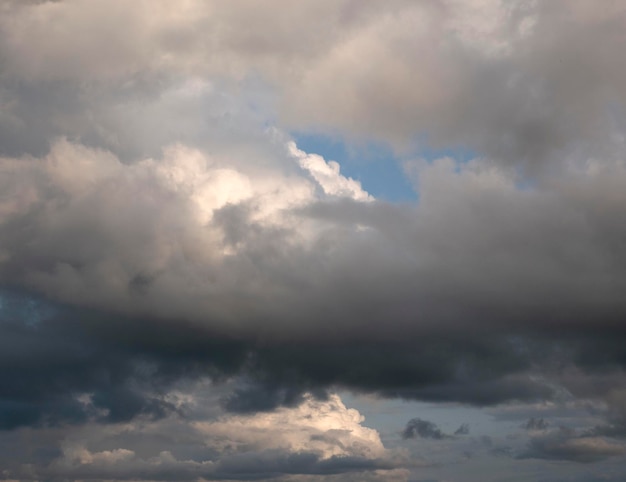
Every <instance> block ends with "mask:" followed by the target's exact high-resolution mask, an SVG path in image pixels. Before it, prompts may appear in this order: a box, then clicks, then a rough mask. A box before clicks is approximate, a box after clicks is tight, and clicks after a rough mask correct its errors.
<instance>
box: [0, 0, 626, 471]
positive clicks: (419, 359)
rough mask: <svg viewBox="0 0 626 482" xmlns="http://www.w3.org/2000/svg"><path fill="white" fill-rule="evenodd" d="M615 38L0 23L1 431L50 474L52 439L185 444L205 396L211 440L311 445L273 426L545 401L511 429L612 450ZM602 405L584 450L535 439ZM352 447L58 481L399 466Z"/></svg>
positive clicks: (367, 4) (96, 9)
mask: <svg viewBox="0 0 626 482" xmlns="http://www.w3.org/2000/svg"><path fill="white" fill-rule="evenodd" d="M624 14H625V11H624V8H623V7H622V6H621V5H618V4H614V5H611V6H609V7H607V8H603V9H597V8H592V7H590V6H589V5H588V2H584V1H574V2H564V1H555V2H550V3H549V4H548V3H545V2H512V3H511V2H504V1H499V0H493V1H492V0H489V1H482V0H481V1H464V2H459V1H456V0H440V1H430V2H407V1H404V0H394V1H392V2H376V1H369V0H368V1H359V2H355V1H353V0H341V1H302V2H288V1H283V0H276V1H275V2H273V3H272V8H268V5H266V4H258V5H254V6H251V5H249V4H247V3H245V4H244V2H241V1H238V0H237V1H232V2H205V1H200V0H186V1H183V2H177V3H176V5H175V6H173V5H172V2H166V1H164V0H163V1H161V0H158V1H154V2H152V1H151V2H147V1H137V2H132V4H129V3H128V2H122V1H120V0H114V1H107V2H104V1H100V0H98V1H89V2H87V1H85V0H60V1H48V2H41V1H28V2H16V1H4V2H0V58H1V62H0V107H1V108H0V288H1V290H2V291H1V295H0V296H1V298H0V301H1V303H0V379H1V380H2V383H1V384H0V428H2V429H10V430H16V431H28V430H42V432H41V433H43V432H45V431H47V432H46V433H47V434H48V436H49V437H50V438H49V439H48V441H49V442H50V443H48V446H50V447H55V448H54V449H50V451H46V448H45V447H40V449H41V454H42V455H41V460H42V461H43V462H42V467H44V466H45V467H52V466H51V465H50V464H52V463H53V461H54V460H56V461H57V462H58V460H60V459H59V457H60V456H59V454H58V453H57V452H55V450H61V448H59V446H58V444H55V443H53V442H52V440H58V439H61V438H63V437H64V432H63V430H69V431H71V430H74V429H76V428H77V427H87V426H88V427H91V428H93V430H94V432H102V431H106V430H109V429H111V430H114V429H113V428H111V427H119V426H121V424H131V425H132V424H137V423H140V422H141V423H145V424H147V425H150V426H152V427H161V428H163V427H164V426H165V425H159V424H166V423H168V422H167V421H171V420H172V419H173V418H176V417H180V418H181V419H184V420H187V421H188V422H189V421H190V420H191V419H192V418H193V417H194V416H196V415H197V414H196V415H193V416H192V415H191V412H189V410H190V408H189V407H190V404H188V403H186V402H185V403H183V402H181V400H180V398H178V397H177V396H175V395H173V393H174V392H175V391H176V390H177V389H178V388H179V387H180V385H181V384H182V385H184V384H191V385H193V384H194V383H198V382H199V381H200V380H204V381H206V380H210V381H211V383H212V385H211V387H212V388H211V390H212V391H213V395H212V398H211V406H212V407H213V409H212V411H211V410H209V411H208V412H207V413H204V415H203V416H200V415H197V419H195V418H194V419H193V423H196V422H198V420H200V419H202V420H203V422H201V423H205V424H206V427H212V428H211V430H216V427H217V426H218V425H215V424H216V423H217V422H216V421H215V420H216V417H218V416H221V415H223V416H224V417H226V419H227V420H228V421H229V422H228V423H234V422H235V421H238V422H237V423H239V422H241V421H242V420H245V421H246V423H248V424H249V426H250V428H254V427H256V426H255V424H256V423H260V421H261V420H273V422H272V423H286V424H288V425H289V426H295V425H297V423H296V422H295V421H294V420H293V419H291V418H288V417H287V418H288V420H286V421H285V419H284V418H282V419H281V418H279V419H272V418H271V417H273V416H278V415H277V414H280V416H282V417H286V416H287V415H285V414H293V413H298V412H297V411H298V410H301V409H302V410H304V408H303V407H305V408H306V407H308V408H306V409H308V410H310V413H309V412H307V413H304V414H303V413H300V415H301V416H303V417H305V418H306V417H308V416H311V418H310V419H309V418H306V420H307V421H309V422H308V423H309V425H310V426H311V427H314V426H315V422H311V420H314V419H316V418H317V419H319V420H326V421H328V419H327V418H324V415H323V413H322V412H324V410H326V409H327V410H330V411H331V412H333V413H335V414H337V413H342V414H343V415H346V412H347V409H345V407H344V408H341V406H339V405H338V402H337V400H335V399H334V398H333V397H332V396H331V394H332V393H334V391H335V390H337V389H348V390H352V391H355V392H358V393H362V392H363V393H371V394H374V395H376V396H380V397H387V398H402V399H407V400H427V401H433V402H440V401H446V402H450V401H451V402H461V403H467V404H472V405H476V406H486V405H494V404H501V403H504V402H508V403H509V405H507V407H508V408H511V407H519V406H520V405H524V404H526V403H531V402H532V403H537V404H539V405H533V406H528V405H526V406H525V408H522V409H519V410H517V412H515V414H513V415H511V413H512V412H513V411H515V410H513V409H511V410H512V411H511V412H510V413H509V416H510V417H512V418H513V419H515V420H516V424H519V423H520V421H521V420H527V419H528V418H529V417H536V418H533V419H531V420H535V422H534V423H532V424H530V426H529V427H528V428H534V429H537V430H538V431H541V432H542V433H541V434H532V433H531V434H529V435H531V436H533V438H532V440H531V443H530V446H529V448H528V453H529V454H534V455H532V456H533V457H536V458H539V459H547V460H552V459H563V460H583V461H592V460H593V461H595V460H600V459H602V458H603V457H605V456H608V455H611V454H617V453H618V452H619V453H621V452H620V450H621V449H620V447H621V446H620V445H619V444H617V443H615V442H613V441H611V440H610V439H608V438H605V437H608V436H613V437H620V436H622V435H623V433H624V431H623V427H624V423H623V422H624V418H625V417H624V410H623V405H624V404H623V403H622V398H623V397H622V395H621V392H620V391H619V390H616V387H619V386H621V384H623V383H624V368H625V359H624V356H623V338H624V326H623V320H624V316H625V315H626V301H625V300H624V296H623V293H624V290H625V289H626V281H625V280H626V258H625V257H624V250H623V249H622V248H623V245H624V240H625V236H626V232H625V231H624V229H623V228H622V223H621V222H620V220H621V219H623V218H624V215H625V214H626V213H625V212H624V211H625V206H626V195H625V194H624V193H625V192H626V190H624V185H625V184H626V164H625V163H624V158H623V152H624V149H623V147H624V128H625V125H626V124H624V115H623V99H624V98H626V97H625V94H626V92H625V91H624V86H625V85H626V82H625V80H626V70H625V69H624V66H623V63H622V62H621V57H622V55H621V53H622V51H623V50H624V48H623V47H624V36H623V34H622V32H623V28H622V27H623V20H624ZM295 131H300V132H304V133H305V134H306V133H311V132H315V133H321V134H328V135H331V136H333V137H334V138H337V139H340V140H341V141H343V142H346V143H347V144H350V143H353V142H356V143H358V142H363V143H365V144H368V143H371V142H373V143H377V142H382V143H384V144H385V143H386V146H387V147H388V146H391V147H392V148H393V149H392V152H393V153H394V155H396V156H398V158H399V160H400V161H402V162H403V164H404V166H405V170H406V172H407V175H408V176H409V177H410V178H411V181H412V182H413V185H414V188H415V191H416V193H417V195H418V198H419V201H418V202H415V203H413V204H404V205H399V204H390V203H385V202H382V201H380V200H376V199H374V198H373V197H372V196H371V195H370V194H369V193H368V192H367V186H363V185H361V184H360V183H359V182H358V181H357V180H355V179H352V178H349V177H347V176H345V175H344V174H343V173H342V172H341V170H340V166H339V164H338V163H336V162H334V161H332V160H327V159H324V158H323V157H322V156H319V155H317V154H316V153H314V152H304V151H303V150H301V149H299V148H298V146H297V145H296V143H294V141H293V139H292V137H293V132H295ZM349 147H350V146H348V148H349ZM459 152H460V153H461V154H459ZM441 153H443V154H441ZM447 155H452V156H455V155H456V156H457V157H458V158H459V159H454V158H453V157H446V156H447ZM422 157H426V159H422ZM396 161H397V160H396V159H394V160H390V162H396ZM315 404H318V405H315ZM513 404H515V405H513ZM541 404H543V405H541ZM540 405H541V406H543V407H544V408H545V410H544V411H537V410H536V407H538V406H540ZM313 406H315V407H316V408H315V409H313V408H311V407H313ZM324 407H326V408H324ZM329 407H330V408H329ZM546 407H547V408H546ZM589 408H590V409H592V411H593V412H592V417H593V421H592V422H590V423H589V424H587V425H586V430H587V431H581V432H580V433H578V432H577V433H576V434H572V433H566V432H563V431H558V430H549V429H548V428H546V427H545V426H543V425H544V424H543V423H542V421H543V420H544V417H545V419H546V420H547V418H548V415H549V418H550V420H551V423H553V424H554V425H557V424H559V423H561V421H562V420H560V419H559V418H558V417H559V414H558V413H554V412H559V411H561V410H562V409H563V410H566V411H567V414H568V415H567V417H570V418H576V417H578V418H581V417H583V415H581V413H582V412H583V411H584V410H587V409H589ZM344 409H345V410H344ZM498 410H500V413H504V411H505V410H506V409H504V408H502V407H500V408H499V409H498ZM217 413H219V414H220V415H217ZM560 415H561V417H562V418H566V415H564V413H563V412H562V413H561V414H560ZM190 417H192V418H190ZM203 417H204V418H203ZM238 417H240V418H238ZM246 417H248V418H246ZM264 417H265V418H264ZM602 417H604V418H602ZM348 418H349V417H348ZM419 422H420V423H421V424H422V425H423V424H426V425H425V427H426V428H425V429H423V430H426V432H425V433H431V435H432V434H437V433H439V434H440V435H441V436H442V437H444V436H445V434H442V433H441V431H439V429H438V428H437V427H434V426H430V425H429V422H426V421H419ZM198 423H200V422H198ZM228 423H227V425H228ZM241 423H243V422H241ZM415 423H416V424H417V422H415ZM529 423H530V422H529ZM151 424H152V425H151ZM359 424H360V422H355V421H354V420H353V421H352V422H350V424H348V425H350V427H352V428H350V429H349V430H351V431H352V432H351V433H352V435H350V436H348V435H346V433H344V432H341V430H343V429H340V428H338V429H336V430H339V431H338V432H332V433H329V431H328V430H321V429H319V427H318V429H319V430H318V432H315V433H313V432H311V433H309V432H307V431H306V430H305V428H304V427H301V426H298V427H299V428H298V429H297V430H296V431H295V432H293V431H292V432H289V437H287V438H285V437H281V436H275V437H273V438H272V439H271V440H269V439H268V440H266V441H264V442H263V443H264V444H265V445H263V444H257V449H258V452H253V451H251V452H244V453H240V452H237V453H233V454H230V455H229V456H232V459H228V458H220V459H219V461H217V462H216V461H215V460H217V459H212V458H211V457H213V455H210V456H206V457H205V458H202V457H200V456H199V455H198V454H197V452H193V457H192V456H191V455H190V456H189V458H185V457H186V456H187V455H189V454H187V455H183V454H178V453H176V451H175V450H170V449H169V448H165V449H163V450H161V451H155V450H150V451H149V452H150V453H149V454H147V453H144V452H143V451H145V450H146V447H145V446H141V444H129V445H127V446H126V445H123V444H122V445H115V444H111V445H110V446H105V445H102V446H98V447H96V446H94V445H89V444H87V445H85V444H83V445H81V444H80V443H77V444H76V445H75V447H74V449H75V451H74V452H72V450H74V449H72V448H71V447H70V445H64V446H63V449H65V450H67V452H64V454H65V455H64V456H66V459H64V460H65V462H68V460H69V461H70V462H71V461H74V462H75V463H74V462H71V463H70V462H68V464H69V465H67V464H66V465H67V466H65V468H63V470H66V472H65V473H66V474H71V475H65V477H66V478H83V477H86V472H85V473H83V472H81V471H82V470H86V469H85V467H82V466H83V465H91V466H92V467H90V468H91V469H93V468H94V467H96V466H98V464H100V465H102V466H104V465H105V463H111V464H114V465H116V466H117V468H116V470H118V472H119V473H117V474H114V476H119V477H120V478H124V477H127V478H128V477H130V478H132V477H140V476H142V477H143V476H145V477H148V476H154V477H157V475H158V476H160V477H163V478H168V475H163V474H164V473H166V474H167V471H166V470H165V469H167V470H170V469H171V470H178V468H180V469H181V470H180V472H179V473H180V474H187V475H185V476H186V477H189V478H194V479H195V478H198V477H200V476H205V477H207V478H210V477H216V476H217V475H215V474H227V475H228V474H230V475H228V476H233V477H234V476H235V475H233V474H234V470H235V469H234V468H233V467H236V466H239V467H242V468H244V467H248V469H246V470H248V472H247V473H246V474H244V475H246V476H252V475H251V474H253V473H255V472H257V473H262V474H264V475H263V476H267V477H270V476H273V475H272V474H283V475H285V476H287V475H288V474H292V475H293V474H296V473H297V474H304V473H315V474H318V475H320V474H340V473H342V472H344V471H347V472H348V473H349V471H350V470H354V471H360V472H359V474H363V473H364V472H363V471H369V472H370V473H371V474H373V475H372V477H378V475H376V474H377V472H376V471H377V470H384V469H385V468H389V467H390V465H389V464H388V460H387V459H382V458H381V457H382V456H374V455H371V454H369V453H368V454H366V455H364V454H363V453H361V452H358V450H356V448H355V447H353V446H352V445H350V444H351V442H350V441H351V440H353V439H352V437H353V436H354V437H357V438H359V437H362V438H363V437H365V439H367V440H369V442H367V441H366V442H363V441H362V440H361V442H363V443H365V445H364V446H365V447H369V448H370V449H371V448H372V447H374V445H376V446H377V447H378V445H377V442H376V443H374V442H375V441H374V442H372V440H373V439H371V440H370V439H368V438H367V437H366V435H367V434H369V435H372V434H371V432H367V430H364V429H363V427H361V428H359V426H360V425H359ZM418 425H419V424H417V425H415V426H414V427H413V426H411V427H413V428H407V429H408V430H409V432H410V433H412V434H413V436H415V435H417V436H420V433H419V427H418ZM333 426H334V425H333ZM133 427H134V425H133ZM429 427H430V428H429ZM463 427H464V426H461V427H459V430H457V432H459V431H460V433H463V432H465V429H464V428H463ZM589 427H595V428H589ZM257 429H258V430H257V432H262V430H261V429H260V428H258V427H257ZM155 430H156V429H155ZM185 430H186V429H185ZM189 430H191V429H189ZM207 430H208V428H207ZM228 430H229V429H227V428H224V431H225V432H228ZM333 430H335V429H333ZM192 431H193V430H192ZM429 431H430V432H429ZM544 432H545V433H544ZM7 433H8V432H7ZM7 433H5V432H2V434H3V435H5V436H7V437H9V435H7ZM23 433H25V432H23ZM29 433H30V432H29ZM186 433H190V432H186ZM268 433H269V432H268ZM581 434H583V435H581ZM256 435H258V433H257V434H256ZM305 435H306V436H309V437H310V440H309V441H308V442H307V443H309V442H310V443H311V444H312V445H316V444H317V445H319V446H320V447H323V448H319V450H317V451H313V452H310V451H307V450H305V449H303V448H302V444H303V443H304V442H302V440H303V439H302V437H304V436H305ZM369 435H367V436H369ZM534 435H537V436H536V437H535V436H534ZM211 437H213V435H211ZM234 437H235V436H234V435H233V434H232V433H230V432H228V434H227V435H226V438H227V439H229V440H231V439H232V440H234ZM250 437H252V435H250ZM311 437H312V438H311ZM435 438H436V437H435ZM287 439H289V441H290V442H289V443H291V444H292V445H289V443H287V442H286V440H287ZM273 440H275V441H276V443H279V442H280V443H279V446H273V445H271V443H270V442H272V441H273ZM256 442H258V440H257V439H256V438H254V437H253V438H251V439H246V440H244V441H243V442H241V443H242V444H243V445H245V444H251V445H255V443H256ZM155 444H156V442H155ZM194 444H195V442H194ZM281 444H282V445H281ZM298 444H299V445H298ZM95 445H97V444H95ZM196 445H197V444H196ZM266 445H267V446H266ZM296 445H297V446H298V447H299V448H295V447H296ZM6 446H7V447H9V446H11V444H10V443H7V444H6ZM205 447H207V445H206V444H205ZM328 447H335V448H336V447H343V448H342V449H341V450H343V452H342V451H341V450H339V451H338V452H337V453H335V452H332V450H331V449H329V448H328ZM346 447H349V448H350V447H351V448H350V449H346ZM344 449H345V450H344ZM198 450H199V449H198ZM207 450H208V449H207ZM211 450H214V449H211ZM333 450H334V449H333ZM72 454H74V455H72ZM329 454H331V455H329ZM30 455H33V456H34V455H36V454H34V453H30V454H29V456H30ZM257 455H258V457H257ZM529 456H530V455H529ZM72 457H74V458H72ZM255 457H256V458H255ZM27 458H28V456H24V457H23V459H27ZM81 460H84V461H86V462H85V463H82V462H81ZM207 460H209V461H211V463H210V464H207V463H205V462H206V461H207ZM229 460H230V461H229ZM87 461H89V462H88V463H87ZM189 461H191V462H189ZM187 462H189V463H187ZM55 463H56V462H55ZM59 463H60V462H59ZM72 464H74V465H72ZM181 464H183V465H185V464H186V465H185V466H184V467H183V468H181V467H182V466H181ZM229 464H230V465H229ZM391 465H393V464H391ZM393 466H394V467H395V465H393ZM58 467H60V466H58ZM68 467H69V468H68ZM138 467H139V468H138ZM155 467H156V468H155ZM40 468H41V467H38V468H37V469H40ZM20 470H21V469H20ZM59 470H61V469H60V468H59ZM98 470H100V468H98ZM102 470H105V469H104V468H102ZM164 470H165V472H164ZM72 471H73V472H72ZM142 471H143V472H142ZM59 473H61V472H59ZM91 473H93V472H91ZM102 474H104V472H102ZM142 474H143V475H142ZM159 474H160V475H159ZM394 474H396V475H397V473H396V472H394ZM47 476H48V474H44V475H43V476H42V477H43V478H45V477H47ZM114 476H113V475H112V476H111V477H114ZM224 476H225V477H226V475H224ZM242 476H243V475H242ZM363 476H364V477H365V475H363ZM385 476H391V475H389V473H387V472H385V475H383V476H381V477H382V478H383V479H384V478H385ZM394 476H395V475H394ZM59 477H61V475H59ZM399 477H402V475H399ZM102 478H105V477H104V475H103V476H102ZM157 478H158V477H157Z"/></svg>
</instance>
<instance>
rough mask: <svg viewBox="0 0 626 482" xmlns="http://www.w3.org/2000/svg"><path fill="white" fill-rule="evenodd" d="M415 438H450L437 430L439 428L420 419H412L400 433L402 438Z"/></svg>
mask: <svg viewBox="0 0 626 482" xmlns="http://www.w3.org/2000/svg"><path fill="white" fill-rule="evenodd" d="M416 437H421V438H427V439H434V440H443V439H446V438H451V436H450V435H446V434H445V433H443V432H442V431H441V430H439V427H437V425H435V424H434V423H433V422H429V421H428V420H422V419H421V418H413V419H411V420H409V421H408V422H407V424H406V427H405V428H404V430H403V431H402V438H404V439H411V438H416Z"/></svg>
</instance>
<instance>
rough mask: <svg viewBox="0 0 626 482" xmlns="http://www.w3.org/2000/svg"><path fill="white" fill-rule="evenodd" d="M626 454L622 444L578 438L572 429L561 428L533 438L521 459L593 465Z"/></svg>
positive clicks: (591, 438)
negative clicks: (567, 461) (564, 461)
mask: <svg viewBox="0 0 626 482" xmlns="http://www.w3.org/2000/svg"><path fill="white" fill-rule="evenodd" d="M625 452H626V448H625V447H624V446H623V445H622V444H618V443H614V442H611V441H609V440H606V439H604V438H601V437H586V436H577V435H576V434H575V433H574V432H573V431H572V430H571V429H567V428H563V427H561V428H559V429H557V430H555V431H551V432H549V433H548V434H546V435H540V436H536V437H532V438H531V440H530V442H529V444H528V450H527V451H526V452H525V453H523V454H522V455H521V457H522V458H539V459H551V460H569V461H573V462H580V463H591V462H597V461H599V460H603V459H605V458H607V457H612V456H618V455H623V454H624V453H625Z"/></svg>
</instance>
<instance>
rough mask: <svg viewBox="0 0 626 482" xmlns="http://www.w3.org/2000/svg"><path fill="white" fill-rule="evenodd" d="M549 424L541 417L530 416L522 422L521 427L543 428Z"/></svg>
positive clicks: (529, 428)
mask: <svg viewBox="0 0 626 482" xmlns="http://www.w3.org/2000/svg"><path fill="white" fill-rule="evenodd" d="M549 425H550V424H549V423H548V422H546V421H545V420H544V419H543V418H534V417H531V418H529V419H528V421H527V422H526V423H524V424H522V428H525V429H526V430H545V429H547V428H548V426H549Z"/></svg>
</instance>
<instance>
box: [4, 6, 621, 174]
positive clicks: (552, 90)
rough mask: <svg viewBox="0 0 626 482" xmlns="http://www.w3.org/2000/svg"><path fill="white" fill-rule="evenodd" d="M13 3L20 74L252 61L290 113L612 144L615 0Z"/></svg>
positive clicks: (359, 132) (213, 67) (366, 126)
mask: <svg viewBox="0 0 626 482" xmlns="http://www.w3.org/2000/svg"><path fill="white" fill-rule="evenodd" d="M7 5H8V6H7V7H5V10H6V12H5V13H6V14H5V15H4V18H5V19H6V20H5V21H4V22H2V23H1V24H0V35H1V36H2V39H3V42H2V45H3V48H2V50H1V51H0V55H2V57H3V58H4V60H5V61H4V64H5V66H6V67H5V69H6V70H7V72H8V74H9V77H10V78H11V79H16V82H23V81H24V80H25V81H26V82H31V83H35V84H36V83H38V82H50V81H59V80H61V81H64V82H65V81H68V80H70V81H78V82H79V83H80V85H83V86H88V85H89V83H95V84H96V85H97V86H98V87H97V88H96V89H94V91H89V92H88V93H87V95H91V96H97V95H98V93H99V90H98V89H102V87H100V85H106V82H111V80H113V81H117V82H126V83H127V84H131V83H132V82H135V81H136V79H137V78H139V79H141V77H142V76H145V75H147V74H149V75H151V76H153V77H155V78H156V79H157V80H158V79H159V77H165V78H167V77H168V76H174V75H180V72H182V73H184V74H186V75H189V76H194V75H195V76H205V77H206V76H212V77H215V78H220V77H221V78H222V79H230V80H229V81H227V82H226V84H231V85H232V84H236V83H237V82H239V81H241V79H242V78H244V79H245V78H247V77H251V76H253V75H257V76H260V77H261V78H262V79H263V82H264V83H266V84H268V85H271V86H273V87H274V89H275V90H276V91H277V99H278V101H279V103H280V109H281V110H282V117H281V118H282V120H283V121H288V122H290V123H291V124H292V125H294V126H299V127H311V126H313V127H315V128H317V129H318V130H319V129H327V130H329V131H335V130H337V129H339V130H340V131H341V132H343V133H344V134H345V135H348V136H350V135H355V136H360V137H366V138H371V137H374V138H379V139H384V140H387V141H390V142H395V143H396V144H399V145H406V144H407V143H408V144H411V143H412V142H415V141H418V140H419V142H420V143H425V144H428V145H430V146H431V147H434V148H439V149H445V148H447V147H448V146H465V147H466V148H468V149H471V150H474V151H477V152H479V153H480V155H486V156H488V157H491V158H493V159H497V160H498V161H501V162H505V163H507V164H509V165H515V166H518V167H521V168H522V169H525V170H526V171H527V173H530V174H536V173H538V172H543V173H548V174H550V173H551V172H552V169H551V168H547V167H545V164H546V163H549V164H550V165H552V166H554V165H558V164H560V163H561V161H563V160H564V156H568V157H573V158H576V159H578V160H579V161H584V160H585V159H586V158H587V157H589V156H590V155H594V154H598V153H602V154H603V155H611V154H614V153H615V152H619V149H620V148H619V142H617V143H615V142H614V140H612V139H614V138H616V136H617V137H619V133H620V132H621V131H623V127H624V122H623V115H622V113H621V111H622V109H623V105H622V101H621V99H623V98H624V90H623V89H624V87H623V86H624V85H626V83H625V82H624V79H625V76H626V70H625V69H624V66H623V63H622V62H621V61H620V55H619V52H621V51H622V50H623V47H624V40H623V37H622V35H621V30H622V28H621V27H622V22H623V19H624V14H625V13H624V10H623V8H621V6H620V5H619V4H615V5H612V6H611V7H610V8H606V9H602V10H601V11H599V10H597V9H591V8H589V6H588V3H587V2H584V1H576V2H573V3H572V2H563V1H559V2H550V3H549V4H544V3H541V2H539V3H528V2H521V1H520V2H513V3H510V2H496V1H494V2H488V3H484V2H483V3H478V2H449V1H437V2H417V3H416V2H406V1H394V2H385V3H384V4H381V3H379V2H353V1H350V0H345V1H341V2H298V3H297V4H293V3H288V2H282V1H281V2H277V3H276V4H275V8H271V9H268V8H267V7H266V6H260V5H259V6H257V7H253V8H251V7H250V6H249V5H247V4H246V5H245V6H243V4H242V3H240V2H229V3H228V4H227V5H226V4H224V5H221V4H215V5H214V4H206V3H204V2H199V1H194V2H187V3H184V4H180V5H177V7H176V9H174V10H173V9H172V7H171V5H170V4H169V3H167V2H157V3H156V5H155V6H154V8H152V9H151V11H150V15H149V16H148V15H146V14H145V11H144V10H143V6H142V5H143V4H139V3H138V4H133V5H132V6H130V7H129V6H128V5H127V4H126V3H125V2H119V1H116V2H105V3H99V2H98V3H96V4H93V3H90V4H87V3H85V2H56V3H47V2H46V3H42V4H33V3H29V4H26V5H25V4H24V3H23V2H20V3H17V2H12V3H9V4H7ZM269 12H271V14H270V13H269ZM148 18H149V21H148ZM51 25H56V26H60V25H62V26H63V28H58V29H56V30H51V29H50V26H51ZM84 31H89V33H90V37H89V38H90V41H89V42H76V41H75V38H77V37H79V36H80V35H81V33H83V32H84ZM24 32H30V34H29V35H26V34H25V33H24ZM35 33H36V34H35ZM361 58H367V59H368V61H367V62H361V61H360V59H361ZM372 65H375V66H376V68H371V66H372ZM103 79H104V81H103ZM85 80H88V82H89V83H87V82H85ZM416 86H417V87H416ZM57 114H61V113H60V112H57ZM55 122H56V119H55ZM14 131H15V132H18V131H17V130H14ZM162 133H164V134H166V133H167V131H162ZM581 139H583V140H584V142H581ZM557 170H558V169H557Z"/></svg>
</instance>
